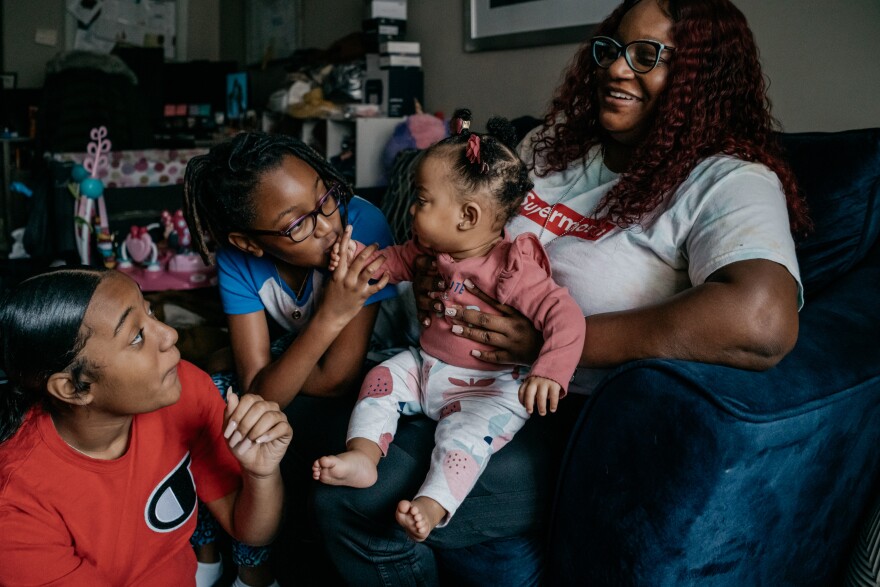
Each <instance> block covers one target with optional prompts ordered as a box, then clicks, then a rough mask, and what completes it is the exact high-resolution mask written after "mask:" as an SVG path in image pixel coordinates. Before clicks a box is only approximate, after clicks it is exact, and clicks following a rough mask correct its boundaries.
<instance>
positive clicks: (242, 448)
mask: <svg viewBox="0 0 880 587" xmlns="http://www.w3.org/2000/svg"><path fill="white" fill-rule="evenodd" d="M253 445H254V443H253V442H251V439H250V438H245V439H244V440H243V441H242V442H241V444H239V445H238V448H237V449H236V451H237V452H238V454H240V455H243V454H244V453H246V452H247V451H249V450H250V449H251V447H252V446H253Z"/></svg>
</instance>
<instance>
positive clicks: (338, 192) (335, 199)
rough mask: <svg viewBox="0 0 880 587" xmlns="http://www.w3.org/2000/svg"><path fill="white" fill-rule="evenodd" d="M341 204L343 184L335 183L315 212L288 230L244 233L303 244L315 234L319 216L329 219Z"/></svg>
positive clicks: (296, 222)
mask: <svg viewBox="0 0 880 587" xmlns="http://www.w3.org/2000/svg"><path fill="white" fill-rule="evenodd" d="M341 203H342V184H339V183H334V184H333V185H331V186H330V189H328V190H327V192H326V193H325V194H324V195H323V196H321V199H320V200H318V205H317V206H315V209H314V210H312V211H311V212H309V213H308V214H303V215H302V216H300V217H299V218H297V219H296V220H294V221H293V222H291V223H290V224H288V225H287V227H286V228H283V229H281V230H261V229H256V228H254V229H250V230H244V231H242V232H244V233H245V234H263V235H266V236H286V237H287V238H289V239H290V240H292V241H293V242H295V243H301V242H303V241H304V240H306V239H307V238H309V237H310V236H311V235H312V233H313V232H315V227H316V226H317V225H318V214H321V215H322V216H326V217H327V218H329V217H331V216H333V213H334V212H336V210H338V209H339V205H340V204H341ZM342 224H343V226H344V225H345V221H344V220H343V222H342Z"/></svg>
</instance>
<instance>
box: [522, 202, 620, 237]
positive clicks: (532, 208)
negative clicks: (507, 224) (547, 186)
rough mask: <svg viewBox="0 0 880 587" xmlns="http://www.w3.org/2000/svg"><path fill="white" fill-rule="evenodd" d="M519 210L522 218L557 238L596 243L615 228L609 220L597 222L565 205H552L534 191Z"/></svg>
mask: <svg viewBox="0 0 880 587" xmlns="http://www.w3.org/2000/svg"><path fill="white" fill-rule="evenodd" d="M519 210H520V215H521V216H524V217H526V218H528V219H529V220H531V221H532V222H534V223H535V224H537V225H538V226H540V227H542V228H543V229H544V230H546V231H547V232H551V233H553V234H555V235H556V236H562V235H566V236H568V235H572V236H576V237H579V238H582V239H584V240H590V241H595V240H599V239H600V238H602V237H603V236H605V235H606V234H608V233H609V232H610V231H611V230H612V229H613V228H614V224H613V223H612V222H609V221H608V220H601V221H597V220H596V219H595V218H590V217H588V216H584V215H583V214H579V213H577V212H575V211H574V210H572V209H571V208H569V207H568V206H566V205H565V204H555V205H550V204H548V203H547V202H545V201H544V200H542V199H541V198H540V197H538V194H536V193H535V191H534V190H532V191H530V192H529V195H528V196H526V199H525V201H524V202H523V204H522V206H520V209H519Z"/></svg>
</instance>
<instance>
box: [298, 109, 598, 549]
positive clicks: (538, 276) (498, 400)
mask: <svg viewBox="0 0 880 587" xmlns="http://www.w3.org/2000/svg"><path fill="white" fill-rule="evenodd" d="M469 120H470V112H468V111H466V110H460V111H457V112H456V115H455V117H454V118H453V125H454V127H455V129H454V130H457V131H460V132H457V133H456V134H453V135H452V136H451V137H449V138H447V139H444V140H443V141H441V142H439V143H437V144H436V145H434V146H432V147H431V148H429V149H428V150H427V151H426V152H425V153H424V154H423V156H422V160H421V162H420V163H419V166H418V168H417V171H416V188H417V201H416V202H415V203H414V204H413V206H412V208H411V210H410V212H411V214H412V215H413V223H412V225H413V228H412V230H413V238H412V240H410V241H408V242H407V243H405V244H403V245H399V246H393V247H388V248H386V249H383V250H381V251H379V253H377V255H381V256H382V257H385V263H384V264H383V265H382V268H381V269H380V271H382V272H387V273H388V274H389V275H390V277H391V282H400V281H411V280H412V279H413V275H414V267H415V260H416V258H417V257H419V256H420V255H432V256H434V257H435V259H436V266H437V270H438V273H439V275H440V277H441V278H442V280H443V282H444V284H445V286H446V288H447V291H446V293H445V294H444V296H443V298H444V302H445V305H446V306H447V309H446V312H445V314H446V319H445V320H433V321H431V324H430V326H429V327H428V328H426V329H425V330H424V331H423V332H422V335H421V338H420V344H421V348H419V349H410V350H408V351H404V352H402V353H400V354H399V355H397V356H395V357H393V358H391V359H389V360H387V361H385V362H383V363H382V364H381V365H379V366H377V367H375V368H373V369H372V370H371V371H370V372H369V373H368V374H367V377H366V379H365V380H364V384H363V386H362V388H361V392H360V396H359V398H358V403H357V404H356V406H355V408H354V410H353V412H352V415H351V420H350V423H349V430H348V438H347V444H346V446H347V449H348V450H347V451H346V452H344V453H341V454H339V455H332V456H325V457H321V458H320V459H318V460H317V461H315V463H314V465H313V467H312V468H313V475H314V478H315V479H316V480H319V481H322V482H323V483H327V484H330V485H346V486H350V487H369V486H370V485H372V484H374V483H375V482H376V478H377V465H378V463H379V460H380V459H381V457H382V456H384V455H385V454H386V452H387V450H388V446H389V444H390V443H391V441H392V440H393V438H394V433H395V432H396V429H397V421H398V418H399V416H400V415H414V414H425V415H427V416H428V417H431V418H433V419H435V420H437V421H438V424H437V429H436V433H435V447H434V451H433V453H432V456H431V469H430V471H429V472H428V475H427V477H426V479H425V482H424V484H423V485H422V487H421V489H419V491H418V492H417V494H416V496H415V497H414V499H413V500H412V501H408V500H403V501H401V502H400V503H399V504H398V506H397V512H396V517H397V521H398V523H400V524H401V526H403V527H404V529H405V530H406V532H407V533H408V534H409V535H410V537H412V538H413V539H414V540H418V541H422V540H424V539H425V538H427V537H428V535H429V534H430V532H431V530H433V529H434V528H435V527H436V526H438V525H441V526H442V525H445V524H447V523H448V522H449V520H450V519H451V518H452V516H453V515H454V514H455V511H456V510H457V509H458V506H459V505H460V504H461V502H462V501H464V498H465V497H466V496H467V494H468V493H469V492H470V490H471V489H472V488H473V486H474V484H475V483H476V480H477V478H478V477H479V475H480V473H481V472H482V471H483V469H484V468H485V467H486V465H487V463H488V461H489V458H490V457H491V455H492V454H493V453H494V452H495V451H497V450H499V449H500V448H501V447H503V446H504V445H505V444H507V442H509V441H510V439H511V438H512V437H513V435H514V434H515V433H516V432H517V431H518V430H519V429H520V428H521V427H522V426H523V424H525V422H526V420H527V419H528V417H529V415H530V414H531V413H532V412H533V411H534V410H535V409H537V410H538V413H540V414H542V415H543V414H545V413H546V412H547V411H548V410H549V411H551V412H553V411H555V410H556V406H557V403H558V401H559V398H560V397H562V396H563V395H564V394H565V392H566V390H567V387H568V382H569V381H570V379H571V377H572V375H573V374H574V371H575V368H576V367H577V364H578V361H579V360H580V356H581V351H582V349H583V340H584V324H585V323H584V319H583V314H582V312H581V310H580V308H579V307H578V305H577V304H576V303H575V302H574V300H573V299H572V298H571V297H570V296H569V294H568V291H567V290H566V289H565V288H563V287H560V286H559V285H557V284H556V283H555V282H554V281H553V280H552V279H551V277H550V263H549V259H548V257H547V254H546V253H545V252H544V249H543V247H542V246H541V243H540V242H539V241H538V239H537V237H535V236H534V235H533V234H531V233H525V234H522V235H520V236H518V237H517V238H516V239H513V240H511V239H509V238H508V237H507V235H506V234H505V233H504V225H505V224H506V222H507V220H508V219H510V218H511V217H512V216H514V215H515V214H516V213H517V211H518V209H519V206H520V204H521V203H522V201H523V199H524V198H525V196H526V194H527V193H528V192H529V190H530V189H532V182H531V180H530V179H529V177H528V172H527V169H526V166H525V165H524V164H523V162H522V161H520V159H519V158H518V157H517V155H516V153H515V151H514V147H515V133H514V132H513V128H512V126H511V125H510V123H509V122H507V121H506V120H504V119H499V118H493V119H491V120H490V121H489V124H488V130H489V132H488V133H487V134H486V135H478V134H475V133H470V132H469V131H468V129H467V126H469V124H468V123H469ZM362 247H363V245H362V244H359V243H358V245H357V248H353V249H352V250H350V251H345V253H346V254H348V255H352V254H355V253H356V252H359V250H358V249H359V248H362ZM340 254H341V252H340V251H339V250H338V245H337V248H336V249H334V252H333V255H332V256H331V257H332V258H331V263H330V269H331V270H332V269H333V268H334V267H335V265H336V264H337V263H338V260H339V255H340ZM379 275H381V274H377V276H376V277H378V276H379ZM474 286H476V287H477V288H479V290H481V291H483V292H485V293H486V294H488V295H489V296H490V297H492V298H494V299H497V300H498V301H499V302H500V303H502V304H506V305H508V306H511V307H513V308H515V309H516V310H518V311H519V312H521V313H522V314H523V315H525V316H526V317H528V318H529V319H530V320H532V322H533V323H534V324H535V326H536V327H537V328H538V329H539V330H541V332H542V334H543V337H544V345H543V347H542V349H541V353H540V355H539V357H538V359H537V360H536V361H535V363H534V364H533V365H532V366H531V367H530V368H529V369H528V370H526V369H525V368H522V367H519V366H513V365H506V366H505V365H495V364H489V363H485V362H483V361H480V360H479V358H478V357H479V351H480V350H483V349H480V348H476V349H475V348H474V343H473V342H472V341H470V340H467V339H462V338H460V337H458V336H456V334H457V333H460V332H461V328H462V327H461V326H460V325H457V324H455V323H454V319H455V315H456V309H455V308H456V307H459V308H467V307H472V308H479V309H481V310H482V311H484V312H496V311H495V310H494V308H493V307H492V306H488V305H486V304H483V302H482V300H481V299H480V298H479V297H477V296H476V295H475V294H474V293H472V291H471V289H472V288H473V287H474ZM484 306H485V307H484ZM456 329H458V330H456ZM490 348H491V347H490V346H488V345H486V346H485V350H489V349H490ZM526 371H527V373H526Z"/></svg>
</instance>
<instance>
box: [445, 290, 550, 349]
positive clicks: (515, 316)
mask: <svg viewBox="0 0 880 587" xmlns="http://www.w3.org/2000/svg"><path fill="white" fill-rule="evenodd" d="M464 285H465V287H466V288H467V289H468V291H470V292H471V293H472V294H474V295H475V296H477V297H478V298H480V300H482V301H483V302H484V303H486V304H488V305H490V306H492V307H493V308H495V309H496V310H497V311H498V312H500V313H501V315H500V316H496V315H494V314H486V313H484V312H480V311H479V310H470V309H465V308H462V307H461V306H448V307H446V309H445V310H444V312H445V314H446V315H447V316H450V317H452V323H453V324H454V326H453V328H452V332H453V333H454V334H457V335H458V336H461V337H463V338H468V339H470V340H475V341H478V342H481V343H483V344H488V345H491V346H493V347H495V349H496V350H494V351H477V350H473V351H471V354H472V355H473V356H475V357H477V358H479V359H480V360H483V361H486V362H487V363H502V364H513V365H531V364H532V363H534V362H535V359H536V358H538V353H539V352H540V351H541V346H542V345H543V344H544V339H543V337H542V336H541V332H540V331H539V330H538V329H536V328H535V326H534V324H532V322H531V320H529V319H528V318H526V317H525V316H523V315H522V314H521V313H520V312H519V311H518V310H516V309H515V308H512V307H510V306H508V305H506V304H501V303H499V302H498V301H497V300H494V299H492V298H490V297H489V296H487V295H486V294H485V293H483V292H482V291H481V290H480V288H478V287H477V286H476V285H474V284H473V283H471V281H470V280H468V279H466V280H465V283H464ZM431 295H432V296H435V300H436V298H437V297H438V296H437V295H436V292H433V293H432V294H431ZM435 303H438V304H441V307H442V302H439V301H435Z"/></svg>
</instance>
